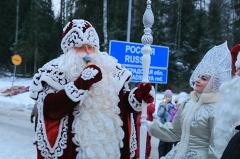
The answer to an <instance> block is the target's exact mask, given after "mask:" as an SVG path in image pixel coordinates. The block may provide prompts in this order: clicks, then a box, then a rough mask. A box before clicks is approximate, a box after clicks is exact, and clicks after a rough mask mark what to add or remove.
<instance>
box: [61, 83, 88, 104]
mask: <svg viewBox="0 0 240 159" xmlns="http://www.w3.org/2000/svg"><path fill="white" fill-rule="evenodd" d="M64 90H65V92H66V94H67V96H68V97H69V98H70V99H71V100H72V101H74V102H79V101H81V103H82V101H83V99H84V98H85V97H86V94H87V90H83V89H78V88H77V87H76V86H75V85H74V83H73V82H69V83H68V84H66V85H65V88H64Z"/></svg>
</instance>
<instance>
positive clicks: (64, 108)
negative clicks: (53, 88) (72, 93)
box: [43, 90, 78, 120]
mask: <svg viewBox="0 0 240 159" xmlns="http://www.w3.org/2000/svg"><path fill="white" fill-rule="evenodd" d="M77 104H78V102H73V101H72V100H71V99H69V98H68V96H67V95H66V93H65V91H64V90H61V91H59V92H57V93H49V94H48V95H47V96H46V98H45V99H44V106H43V113H44V117H45V118H47V119H51V120H59V119H61V118H62V117H64V116H65V115H66V114H69V113H70V112H72V111H73V108H74V106H76V105H77Z"/></svg>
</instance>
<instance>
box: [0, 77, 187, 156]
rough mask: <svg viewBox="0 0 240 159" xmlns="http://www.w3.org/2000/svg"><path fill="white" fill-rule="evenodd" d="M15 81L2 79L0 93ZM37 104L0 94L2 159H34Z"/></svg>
mask: <svg viewBox="0 0 240 159" xmlns="http://www.w3.org/2000/svg"><path fill="white" fill-rule="evenodd" d="M30 83H31V79H29V78H25V79H24V78H17V79H15V82H14V86H25V87H27V86H29V85H30ZM11 85H12V78H8V77H4V78H3V77H0V90H2V89H5V88H10V87H11ZM176 96H180V100H182V99H183V98H185V96H186V93H180V94H174V97H173V99H174V98H175V97H176ZM162 98H163V93H159V94H157V95H156V108H155V110H157V107H158V105H159V103H160V101H161V100H162ZM33 105H34V101H33V100H32V99H31V98H30V97H29V92H26V93H22V94H19V95H15V96H11V97H5V96H2V95H1V94H0V150H1V153H0V159H34V158H36V151H35V148H34V145H33V141H34V128H33V126H34V125H33V124H32V123H30V113H31V110H32V108H33ZM158 142H159V141H158V139H156V138H152V152H151V159H155V158H158V157H157V156H158V153H157V146H158Z"/></svg>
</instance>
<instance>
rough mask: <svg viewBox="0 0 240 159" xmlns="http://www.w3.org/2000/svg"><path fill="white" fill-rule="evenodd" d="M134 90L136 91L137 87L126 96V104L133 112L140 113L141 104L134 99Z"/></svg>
mask: <svg viewBox="0 0 240 159" xmlns="http://www.w3.org/2000/svg"><path fill="white" fill-rule="evenodd" d="M136 89H137V87H135V88H133V89H132V90H131V91H130V93H129V96H128V102H129V104H130V106H131V107H132V108H133V109H134V110H135V111H141V110H142V104H141V103H140V102H138V100H137V99H136V98H135V94H134V92H135V90H136Z"/></svg>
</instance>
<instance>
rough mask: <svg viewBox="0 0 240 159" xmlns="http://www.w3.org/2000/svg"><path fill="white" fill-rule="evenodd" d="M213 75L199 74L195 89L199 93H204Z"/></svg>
mask: <svg viewBox="0 0 240 159" xmlns="http://www.w3.org/2000/svg"><path fill="white" fill-rule="evenodd" d="M210 78H211V76H209V75H200V76H198V78H197V80H196V82H195V85H194V90H195V91H196V92H197V93H202V92H203V90H204V89H205V88H206V86H207V84H208V82H209V80H210Z"/></svg>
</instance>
